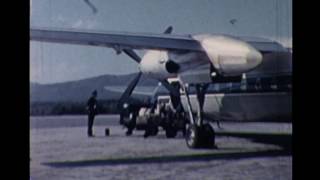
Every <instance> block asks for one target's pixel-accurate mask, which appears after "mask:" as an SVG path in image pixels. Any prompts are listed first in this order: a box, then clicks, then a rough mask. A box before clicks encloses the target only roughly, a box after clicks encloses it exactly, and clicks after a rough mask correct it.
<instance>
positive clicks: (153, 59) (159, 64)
mask: <svg viewBox="0 0 320 180" xmlns="http://www.w3.org/2000/svg"><path fill="white" fill-rule="evenodd" d="M139 68H140V71H141V72H142V73H144V74H146V75H148V76H150V77H152V78H155V79H166V78H169V77H175V76H176V75H177V73H178V72H179V70H180V66H179V64H177V63H175V62H174V61H172V60H170V59H169V55H168V52H167V51H159V50H149V51H147V52H146V54H145V55H144V56H143V58H142V60H141V62H140V66H139Z"/></svg>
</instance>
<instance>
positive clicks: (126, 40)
mask: <svg viewBox="0 0 320 180" xmlns="http://www.w3.org/2000/svg"><path fill="white" fill-rule="evenodd" d="M235 38H238V39H240V40H243V41H245V42H247V43H249V44H250V45H252V46H253V47H254V48H256V49H257V50H259V51H260V52H261V53H269V52H278V51H280V52H284V51H287V50H286V49H285V48H284V47H283V46H282V45H280V44H279V43H277V42H274V41H270V40H267V39H262V38H252V37H235ZM30 40H32V41H44V42H55V43H67V44H79V45H89V46H105V47H110V48H114V49H116V50H121V49H163V50H189V51H204V50H203V48H202V46H201V44H200V43H199V42H198V41H197V40H195V39H193V38H192V36H191V35H186V36H181V35H180V36H179V35H173V34H148V33H127V32H107V31H104V32H99V31H78V30H74V29H72V30H66V29H64V30H60V29H56V30H53V29H43V28H42V29H41V28H31V29H30Z"/></svg>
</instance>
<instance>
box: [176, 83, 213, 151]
mask: <svg viewBox="0 0 320 180" xmlns="http://www.w3.org/2000/svg"><path fill="white" fill-rule="evenodd" d="M181 84H182V83H181ZM195 87H196V92H197V117H196V118H195V117H194V116H193V113H192V109H191V103H190V97H189V92H188V86H186V85H184V84H183V85H182V89H183V90H184V92H185V96H186V98H187V105H188V113H189V119H190V124H188V125H187V127H186V136H185V139H186V143H187V146H188V147H190V148H216V146H215V132H214V130H213V128H212V127H211V125H210V124H209V123H204V122H203V104H204V100H205V92H206V90H207V88H208V84H197V85H196V86H195Z"/></svg>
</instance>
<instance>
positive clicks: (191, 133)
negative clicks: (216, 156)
mask: <svg viewBox="0 0 320 180" xmlns="http://www.w3.org/2000/svg"><path fill="white" fill-rule="evenodd" d="M185 139H186V143H187V146H188V147H189V148H215V147H216V146H215V140H214V139H215V133H214V130H213V128H212V127H211V126H210V125H209V124H204V125H202V126H201V127H198V126H196V125H189V126H188V127H187V131H186V136H185Z"/></svg>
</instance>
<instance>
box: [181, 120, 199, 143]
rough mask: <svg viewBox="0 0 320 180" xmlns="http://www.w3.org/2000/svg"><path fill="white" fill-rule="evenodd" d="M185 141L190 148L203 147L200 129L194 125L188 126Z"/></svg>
mask: <svg viewBox="0 0 320 180" xmlns="http://www.w3.org/2000/svg"><path fill="white" fill-rule="evenodd" d="M185 140H186V143H187V146H188V147H189V148H199V147H201V141H200V140H201V137H200V131H199V127H197V126H196V125H193V124H191V125H188V126H187V129H186V136H185Z"/></svg>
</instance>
